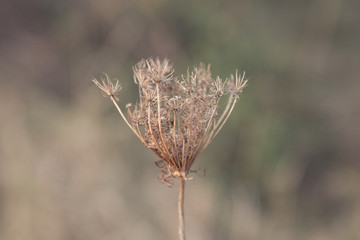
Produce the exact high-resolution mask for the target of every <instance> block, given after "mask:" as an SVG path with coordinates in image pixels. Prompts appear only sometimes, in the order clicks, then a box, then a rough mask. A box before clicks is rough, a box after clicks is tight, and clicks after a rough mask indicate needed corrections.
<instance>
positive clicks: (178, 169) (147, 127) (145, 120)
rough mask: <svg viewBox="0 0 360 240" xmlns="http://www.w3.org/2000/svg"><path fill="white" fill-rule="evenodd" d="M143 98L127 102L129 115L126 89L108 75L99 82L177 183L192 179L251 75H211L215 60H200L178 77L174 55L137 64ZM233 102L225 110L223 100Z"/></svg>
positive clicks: (168, 180)
mask: <svg viewBox="0 0 360 240" xmlns="http://www.w3.org/2000/svg"><path fill="white" fill-rule="evenodd" d="M133 71H134V82H135V83H136V84H137V85H138V87H139V101H138V103H137V104H135V105H134V106H132V105H131V104H127V105H126V108H127V117H125V115H124V114H123V113H122V111H121V109H120V107H119V106H118V104H117V102H116V100H117V98H116V94H117V93H118V91H119V90H120V89H121V85H120V84H119V82H118V81H116V82H115V84H113V83H112V82H111V80H110V79H109V77H108V76H107V75H106V74H105V77H106V78H105V79H101V82H102V84H100V83H99V81H97V80H96V79H94V80H93V82H94V83H95V84H96V85H97V86H98V87H99V88H100V89H101V90H102V91H103V93H104V94H105V95H106V96H109V97H110V98H111V100H112V101H113V103H114V104H115V106H116V108H117V109H118V111H119V113H120V114H121V116H122V117H123V118H124V120H125V122H126V123H127V125H128V126H129V127H130V129H131V130H132V131H133V132H134V133H135V134H136V136H137V137H138V138H139V139H140V140H141V141H142V142H143V143H144V144H145V146H146V147H148V148H149V149H150V150H151V151H152V152H154V153H155V154H156V155H157V156H158V157H159V159H160V160H158V161H156V162H155V163H156V166H157V167H158V168H159V169H160V170H161V172H162V175H161V176H160V179H161V180H163V181H164V182H165V183H167V184H169V185H171V182H172V179H173V178H176V177H184V178H186V176H187V174H188V173H190V172H192V171H191V166H192V164H193V163H194V161H195V160H196V158H197V157H198V156H199V154H200V153H201V152H202V151H203V150H204V149H205V148H206V147H207V146H208V145H209V143H210V142H211V141H212V140H213V139H214V137H215V136H216V135H217V134H218V133H219V131H220V129H221V128H222V127H223V126H224V124H225V122H226V121H227V119H228V118H229V116H230V113H231V112H232V110H233V108H234V106H235V103H236V101H237V100H238V98H239V94H240V93H241V92H242V90H243V88H244V87H245V86H246V83H247V79H245V74H242V75H238V73H237V72H236V74H235V77H234V76H233V75H231V76H230V78H228V79H226V80H225V81H223V80H221V79H220V78H219V77H216V78H213V77H212V76H211V71H210V65H208V66H205V65H204V64H202V63H201V64H200V65H199V66H198V67H195V68H194V69H193V71H192V72H189V71H188V72H187V73H186V74H185V75H181V76H180V77H174V76H173V73H174V70H173V67H172V65H170V64H169V61H168V60H166V59H165V60H163V61H160V60H159V59H155V60H153V59H152V58H150V59H146V60H144V59H143V60H141V61H140V62H139V63H138V64H136V65H135V66H134V67H133ZM224 96H227V99H228V100H227V104H226V106H225V108H224V109H223V110H220V109H219V102H220V99H221V98H222V97H224Z"/></svg>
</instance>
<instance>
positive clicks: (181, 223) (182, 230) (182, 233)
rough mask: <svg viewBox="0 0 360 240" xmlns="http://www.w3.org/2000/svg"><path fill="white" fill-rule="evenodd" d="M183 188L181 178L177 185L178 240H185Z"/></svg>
mask: <svg viewBox="0 0 360 240" xmlns="http://www.w3.org/2000/svg"><path fill="white" fill-rule="evenodd" d="M184 188H185V178H184V177H183V176H181V177H180V185H179V202H178V211H179V240H185V218H184Z"/></svg>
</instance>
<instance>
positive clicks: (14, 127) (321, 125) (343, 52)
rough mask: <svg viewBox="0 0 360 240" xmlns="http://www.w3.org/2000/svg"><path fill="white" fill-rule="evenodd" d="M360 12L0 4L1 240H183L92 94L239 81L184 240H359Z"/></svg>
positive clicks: (190, 200)
mask: <svg viewBox="0 0 360 240" xmlns="http://www.w3.org/2000/svg"><path fill="white" fill-rule="evenodd" d="M359 10H360V2H359V1H356V0H305V1H281V0H276V1H265V0H245V1H236V0H225V1H220V0H209V1H200V0H196V1H195V0H184V1H165V0H135V1H126V0H105V1H96V0H75V1H67V0H65V1H45V0H33V1H25V0H15V1H13V0H2V1H1V3H0V28H1V31H0V32H1V33H0V82H1V85H0V239H1V240H48V239H52V240H63V239H64V240H65V239H66V240H85V239H86V240H95V239H96V240H100V239H101V240H113V239H114V240H115V239H125V240H126V239H137V240H141V239H144V240H145V239H146V240H148V239H154V240H165V239H166V240H168V239H177V224H178V222H177V194H178V192H177V191H178V190H177V184H176V185H175V186H174V187H173V188H168V187H166V185H164V184H161V182H160V181H159V180H157V176H158V175H159V170H158V169H157V168H156V167H155V165H154V160H157V159H156V158H155V156H154V155H153V154H152V153H151V152H150V151H149V150H147V149H146V147H144V146H143V145H142V144H141V142H140V141H139V140H138V139H137V138H136V136H135V135H134V134H132V132H131V131H130V129H128V128H127V126H126V124H125V123H124V122H123V120H122V119H121V118H120V116H119V115H118V113H117V112H116V110H115V108H114V106H113V105H112V103H111V102H110V101H109V99H107V98H104V97H102V95H101V94H100V93H99V91H98V89H97V88H96V87H95V86H94V85H93V84H92V83H91V78H92V77H99V76H101V74H102V72H106V73H107V74H109V75H110V76H111V77H114V78H118V79H120V81H121V83H122V85H123V90H122V91H121V94H120V96H119V97H120V103H121V106H122V107H125V105H126V104H127V103H128V102H135V101H136V99H137V89H136V85H135V84H134V83H133V80H132V69H131V67H132V66H133V65H134V64H135V63H136V62H138V61H139V60H140V59H141V58H148V57H150V56H152V57H160V58H164V57H167V58H169V59H170V60H171V61H172V62H173V63H174V65H175V70H176V72H175V75H180V74H181V73H183V72H185V71H186V70H187V68H188V67H190V68H192V66H193V65H194V64H199V62H204V63H206V64H208V63H211V65H212V71H213V74H214V76H216V75H219V76H221V77H222V78H225V77H228V76H229V75H230V74H231V73H234V72H235V69H239V70H240V71H246V74H247V76H248V78H249V79H250V80H249V84H248V87H247V88H246V89H245V91H244V93H243V94H242V95H241V98H240V101H239V102H238V104H237V106H236V108H235V110H234V112H233V114H232V116H231V117H230V119H229V121H228V122H227V124H226V125H225V127H224V128H223V129H222V131H221V132H220V134H219V135H218V136H217V138H215V140H214V141H213V142H212V143H211V145H210V146H209V148H208V149H207V150H206V151H205V152H204V153H203V154H202V155H201V156H200V158H199V159H198V160H197V162H196V163H195V166H194V169H197V168H201V169H206V176H205V177H198V176H194V177H195V178H194V179H193V180H192V181H189V182H187V186H186V195H185V197H186V198H185V218H186V231H187V236H188V239H196V240H228V239H229V240H230V239H231V240H236V239H242V240H265V239H266V240H289V239H295V240H296V239H309V240H332V239H334V240H335V239H336V240H338V239H344V240H355V239H360V230H359V226H360V188H359V183H360V162H359V155H360V127H359V125H358V124H359V123H360V97H359V90H360V81H359V76H360V45H359V43H360V31H359V24H360V15H359Z"/></svg>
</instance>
